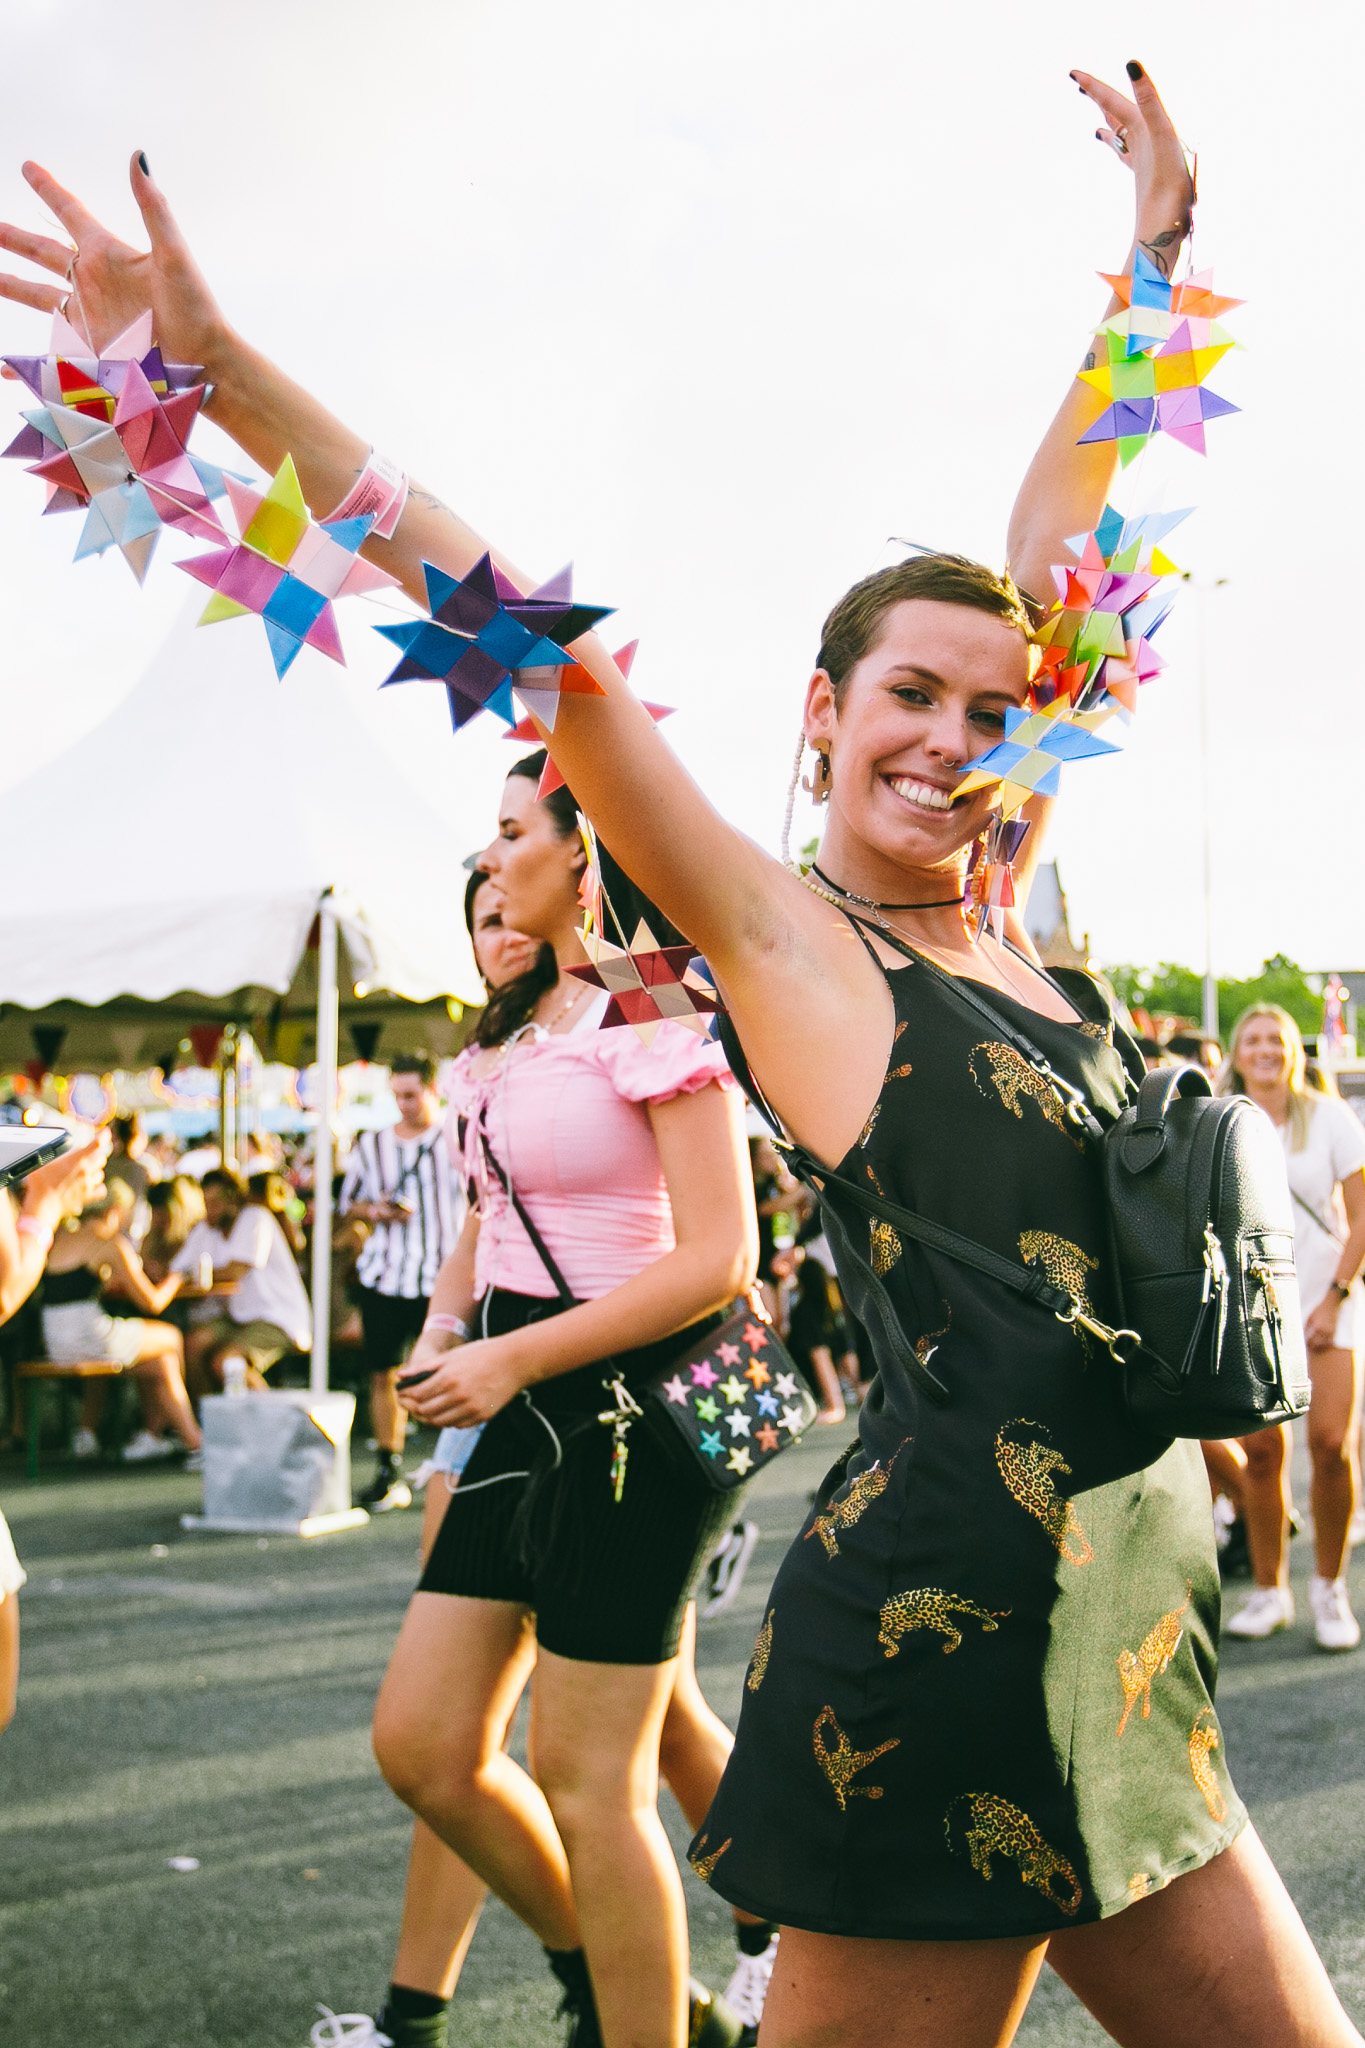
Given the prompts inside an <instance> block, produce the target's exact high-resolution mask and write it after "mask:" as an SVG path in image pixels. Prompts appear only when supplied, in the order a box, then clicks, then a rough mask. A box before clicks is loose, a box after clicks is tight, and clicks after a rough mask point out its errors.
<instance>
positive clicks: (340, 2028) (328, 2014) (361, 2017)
mask: <svg viewBox="0 0 1365 2048" xmlns="http://www.w3.org/2000/svg"><path fill="white" fill-rule="evenodd" d="M318 2011H319V2012H320V2013H321V2014H322V2018H321V2019H320V2020H314V2022H313V2028H312V2032H311V2033H310V2034H309V2036H308V2039H309V2040H310V2041H311V2042H312V2044H313V2048H393V2036H392V2035H391V2034H383V2033H381V2032H380V2030H379V2028H378V2027H377V2026H376V2025H375V2023H374V2021H373V2020H372V2019H371V2017H370V2015H369V2013H367V2012H333V2011H332V2008H331V2006H330V2005H324V2004H323V2003H322V2001H321V1999H319V2000H318Z"/></svg>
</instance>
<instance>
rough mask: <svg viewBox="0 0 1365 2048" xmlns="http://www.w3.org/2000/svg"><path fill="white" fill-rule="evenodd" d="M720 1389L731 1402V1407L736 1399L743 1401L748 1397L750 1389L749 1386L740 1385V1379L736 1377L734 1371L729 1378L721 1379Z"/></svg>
mask: <svg viewBox="0 0 1365 2048" xmlns="http://www.w3.org/2000/svg"><path fill="white" fill-rule="evenodd" d="M720 1390H721V1392H722V1394H724V1396H725V1398H726V1400H727V1401H728V1402H729V1404H730V1406H731V1407H733V1406H734V1404H735V1402H736V1401H743V1400H744V1399H745V1398H746V1396H747V1394H748V1391H749V1390H748V1388H747V1387H742V1386H741V1385H740V1383H739V1381H738V1380H737V1379H736V1378H735V1376H734V1374H733V1373H731V1375H730V1377H729V1379H728V1380H722V1381H721V1383H720Z"/></svg>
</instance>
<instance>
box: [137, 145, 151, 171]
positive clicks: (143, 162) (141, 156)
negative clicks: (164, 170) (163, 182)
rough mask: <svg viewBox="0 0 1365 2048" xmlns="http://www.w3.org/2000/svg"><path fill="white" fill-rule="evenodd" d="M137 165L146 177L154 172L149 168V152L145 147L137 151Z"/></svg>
mask: <svg viewBox="0 0 1365 2048" xmlns="http://www.w3.org/2000/svg"><path fill="white" fill-rule="evenodd" d="M137 167H138V169H139V170H140V171H141V173H142V175H143V177H144V178H150V177H151V175H152V174H151V172H150V170H148V168H147V152H146V150H145V149H140V150H139V151H138V153H137Z"/></svg>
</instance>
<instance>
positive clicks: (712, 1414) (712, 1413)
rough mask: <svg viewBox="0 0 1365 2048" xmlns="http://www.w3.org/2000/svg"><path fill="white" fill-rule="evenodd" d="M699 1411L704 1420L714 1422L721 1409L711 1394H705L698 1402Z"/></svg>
mask: <svg viewBox="0 0 1365 2048" xmlns="http://www.w3.org/2000/svg"><path fill="white" fill-rule="evenodd" d="M697 1413H698V1415H700V1417H701V1419H702V1421H703V1422H714V1421H715V1419H716V1417H717V1416H718V1415H719V1414H720V1409H719V1407H718V1406H717V1404H716V1403H715V1402H714V1401H713V1400H712V1399H711V1396H710V1395H709V1394H703V1395H702V1396H701V1397H700V1399H699V1400H698V1402H697Z"/></svg>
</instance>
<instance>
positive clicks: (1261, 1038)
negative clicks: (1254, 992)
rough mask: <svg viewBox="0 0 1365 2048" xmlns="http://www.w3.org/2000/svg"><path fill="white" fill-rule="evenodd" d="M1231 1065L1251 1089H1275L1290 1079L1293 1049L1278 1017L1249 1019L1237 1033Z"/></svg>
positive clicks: (1260, 1016) (1258, 1016) (1259, 1016)
mask: <svg viewBox="0 0 1365 2048" xmlns="http://www.w3.org/2000/svg"><path fill="white" fill-rule="evenodd" d="M1232 1061H1233V1065H1234V1066H1235V1067H1236V1069H1237V1071H1238V1073H1239V1074H1241V1075H1242V1077H1243V1079H1244V1080H1245V1081H1246V1082H1247V1083H1248V1084H1249V1086H1251V1087H1253V1088H1278V1087H1280V1086H1281V1084H1282V1083H1284V1082H1286V1081H1287V1080H1288V1079H1289V1076H1290V1073H1291V1072H1292V1070H1293V1066H1294V1048H1293V1046H1291V1044H1290V1043H1289V1040H1288V1039H1287V1038H1286V1037H1285V1032H1284V1026H1283V1024H1281V1022H1280V1020H1279V1018H1278V1017H1267V1016H1262V1015H1259V1014H1258V1015H1257V1016H1254V1017H1248V1018H1247V1020H1246V1023H1245V1024H1244V1025H1243V1026H1242V1028H1241V1030H1240V1031H1239V1032H1238V1034H1237V1043H1236V1045H1235V1047H1234V1048H1233V1054H1232Z"/></svg>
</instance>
